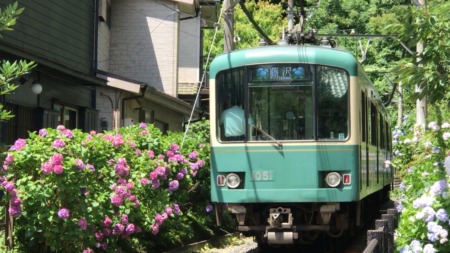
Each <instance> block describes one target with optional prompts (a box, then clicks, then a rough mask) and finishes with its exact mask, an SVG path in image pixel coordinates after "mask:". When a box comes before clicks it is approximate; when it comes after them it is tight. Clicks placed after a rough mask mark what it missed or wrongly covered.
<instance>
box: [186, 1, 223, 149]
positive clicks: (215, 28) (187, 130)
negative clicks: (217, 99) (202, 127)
mask: <svg viewBox="0 0 450 253" xmlns="http://www.w3.org/2000/svg"><path fill="white" fill-rule="evenodd" d="M224 12H225V10H224V7H223V6H222V9H221V11H220V15H219V18H218V19H217V23H216V24H215V26H214V36H213V39H212V41H211V46H210V48H209V52H208V56H207V57H206V64H205V69H204V71H203V75H202V79H201V80H200V85H199V86H198V90H197V95H196V96H195V100H194V104H193V105H192V111H191V115H190V116H189V120H188V123H187V126H186V130H185V131H184V135H183V140H182V141H181V144H180V149H181V148H183V145H184V141H185V140H186V136H187V133H188V132H189V126H190V124H191V121H192V117H193V115H194V112H195V106H196V105H197V103H198V101H199V97H200V91H201V89H202V84H203V83H204V82H205V76H206V70H207V67H208V64H209V60H210V58H211V52H212V49H213V46H214V43H215V41H216V37H217V32H218V30H219V28H220V24H219V21H220V20H221V19H222V14H223V13H224Z"/></svg>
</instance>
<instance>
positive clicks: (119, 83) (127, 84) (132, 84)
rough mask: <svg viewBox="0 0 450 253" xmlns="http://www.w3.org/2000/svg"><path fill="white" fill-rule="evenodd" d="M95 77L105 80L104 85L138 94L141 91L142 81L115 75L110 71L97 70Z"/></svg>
mask: <svg viewBox="0 0 450 253" xmlns="http://www.w3.org/2000/svg"><path fill="white" fill-rule="evenodd" d="M97 77H100V78H102V79H104V80H106V81H107V83H106V85H107V86H110V87H114V88H117V89H121V90H124V91H128V92H131V93H136V94H140V93H141V86H142V85H144V84H142V83H139V82H136V81H132V80H127V79H125V78H123V77H116V76H114V75H113V74H111V73H107V72H103V71H98V72H97Z"/></svg>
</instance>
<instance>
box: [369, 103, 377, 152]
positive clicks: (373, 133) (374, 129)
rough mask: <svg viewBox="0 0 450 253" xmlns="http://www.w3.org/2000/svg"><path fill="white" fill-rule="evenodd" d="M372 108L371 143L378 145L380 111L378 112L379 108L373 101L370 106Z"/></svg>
mask: <svg viewBox="0 0 450 253" xmlns="http://www.w3.org/2000/svg"><path fill="white" fill-rule="evenodd" d="M370 107H371V108H370V114H371V115H370V118H371V119H370V128H371V132H370V141H371V142H370V143H371V144H372V145H374V146H376V145H378V142H377V128H378V127H377V115H378V112H377V108H376V106H375V105H374V104H373V103H371V106H370Z"/></svg>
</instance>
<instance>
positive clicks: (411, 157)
mask: <svg viewBox="0 0 450 253" xmlns="http://www.w3.org/2000/svg"><path fill="white" fill-rule="evenodd" d="M405 126H407V127H409V129H406V133H405V132H404V131H403V130H402V129H400V128H397V129H396V130H395V131H394V144H395V146H394V158H393V159H392V161H391V164H392V165H393V166H394V167H395V168H397V169H398V172H399V175H401V177H402V183H401V184H400V187H399V188H398V189H396V190H394V192H393V195H394V196H395V198H396V199H397V201H396V202H397V203H396V204H397V210H398V211H399V212H400V213H401V214H400V222H399V227H398V228H397V230H396V233H395V242H396V248H397V250H398V251H399V252H437V251H439V252H449V251H450V244H449V243H448V242H447V241H448V230H449V228H450V225H449V217H448V210H450V194H449V189H448V175H447V174H446V172H445V168H444V166H443V165H444V159H445V153H446V152H447V151H448V150H449V147H450V145H449V140H448V139H449V137H450V133H449V132H450V125H449V124H448V123H443V124H438V123H436V122H431V123H430V124H428V128H427V129H423V127H421V126H417V125H416V126H412V124H411V123H410V122H408V121H407V122H406V124H405Z"/></svg>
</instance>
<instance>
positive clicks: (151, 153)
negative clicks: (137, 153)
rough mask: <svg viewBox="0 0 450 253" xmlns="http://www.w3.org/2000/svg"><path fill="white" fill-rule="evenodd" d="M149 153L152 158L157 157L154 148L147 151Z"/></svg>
mask: <svg viewBox="0 0 450 253" xmlns="http://www.w3.org/2000/svg"><path fill="white" fill-rule="evenodd" d="M147 155H148V156H149V157H150V159H153V158H155V152H154V151H153V150H149V151H147Z"/></svg>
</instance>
